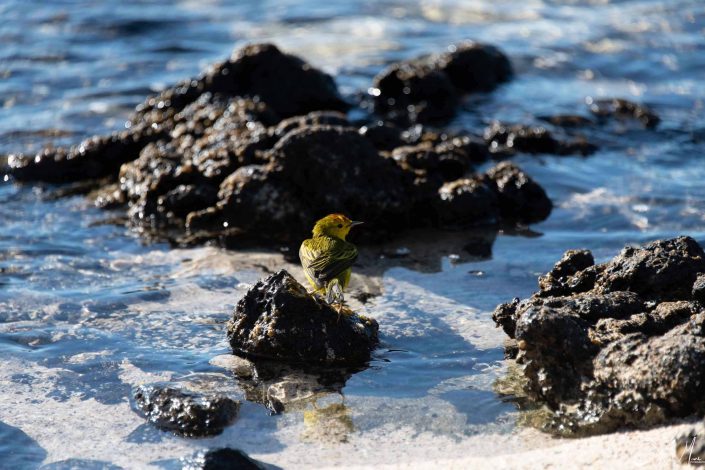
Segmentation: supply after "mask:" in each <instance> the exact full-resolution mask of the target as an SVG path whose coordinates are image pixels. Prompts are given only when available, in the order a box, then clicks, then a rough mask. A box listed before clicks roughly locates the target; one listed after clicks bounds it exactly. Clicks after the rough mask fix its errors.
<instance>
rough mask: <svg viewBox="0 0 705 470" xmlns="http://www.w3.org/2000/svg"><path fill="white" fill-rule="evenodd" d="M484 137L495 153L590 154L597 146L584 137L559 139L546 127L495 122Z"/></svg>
mask: <svg viewBox="0 0 705 470" xmlns="http://www.w3.org/2000/svg"><path fill="white" fill-rule="evenodd" d="M484 138H485V141H486V142H487V145H488V146H489V150H490V152H492V153H495V154H501V155H513V154H515V153H531V154H537V153H547V154H555V155H571V154H579V155H590V154H592V153H594V152H595V151H596V150H597V147H596V146H595V145H593V144H590V143H589V142H587V141H585V140H584V139H582V138H578V139H574V140H558V139H556V138H555V137H554V136H553V134H552V133H551V132H550V131H549V130H548V129H546V128H545V127H540V126H528V125H523V124H515V125H509V124H503V123H500V122H493V123H492V124H491V125H490V126H488V127H487V128H486V129H485V132H484Z"/></svg>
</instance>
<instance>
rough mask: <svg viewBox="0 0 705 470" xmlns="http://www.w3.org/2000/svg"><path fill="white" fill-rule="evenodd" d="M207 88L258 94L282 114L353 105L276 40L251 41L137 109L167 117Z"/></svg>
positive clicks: (328, 79) (208, 90) (227, 93)
mask: <svg viewBox="0 0 705 470" xmlns="http://www.w3.org/2000/svg"><path fill="white" fill-rule="evenodd" d="M204 93H212V94H214V95H215V94H220V95H224V96H242V97H249V98H253V97H258V98H259V100H261V101H262V102H264V103H266V104H267V105H268V106H269V107H270V108H271V109H272V110H273V111H274V112H275V113H276V114H277V115H278V116H280V117H282V118H286V117H290V116H296V115H300V114H306V113H308V112H310V111H315V110H321V109H325V110H337V111H344V110H346V109H347V107H348V106H347V104H346V103H345V102H344V101H343V100H342V99H341V98H340V95H339V94H338V91H337V88H336V85H335V82H334V81H333V78H332V77H330V76H329V75H327V74H325V73H323V72H321V71H320V70H318V69H316V68H315V67H313V66H311V65H310V64H308V63H306V62H305V61H303V60H301V59H300V58H298V57H296V56H293V55H290V54H286V53H284V52H281V51H280V50H279V49H278V48H277V47H276V46H274V45H272V44H251V45H248V46H245V47H243V48H241V49H238V50H236V51H235V52H234V53H233V55H232V56H231V57H230V59H228V60H226V61H223V62H219V63H217V64H214V65H213V66H211V67H210V68H209V69H208V70H206V71H205V72H204V73H203V74H202V75H201V76H199V77H197V78H195V79H190V80H184V81H183V82H180V83H178V84H177V85H175V86H173V87H171V88H168V89H167V90H165V91H163V92H162V93H160V94H159V95H157V96H156V97H153V98H149V99H148V100H147V101H145V102H144V103H143V104H142V105H140V106H139V107H138V108H137V117H138V118H141V119H143V118H144V117H145V116H149V119H150V120H160V118H162V119H163V117H164V116H169V114H170V113H173V112H174V111H176V112H178V111H180V110H181V109H183V108H185V107H186V106H187V105H188V104H190V103H192V102H194V101H195V100H196V99H197V98H198V97H199V96H201V95H203V94H204ZM150 114H152V116H150ZM154 114H159V116H158V117H155V116H153V115H154Z"/></svg>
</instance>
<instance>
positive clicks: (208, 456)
mask: <svg viewBox="0 0 705 470" xmlns="http://www.w3.org/2000/svg"><path fill="white" fill-rule="evenodd" d="M182 462H183V466H182V467H181V468H182V470H264V468H265V467H264V466H263V465H262V464H261V463H260V462H258V461H257V460H254V459H252V458H251V457H250V456H249V455H247V454H246V453H244V452H243V451H241V450H240V449H231V448H230V447H221V448H219V449H208V450H201V451H198V452H197V453H196V454H195V455H193V456H191V457H188V458H185V459H182Z"/></svg>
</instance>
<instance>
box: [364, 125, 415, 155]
mask: <svg viewBox="0 0 705 470" xmlns="http://www.w3.org/2000/svg"><path fill="white" fill-rule="evenodd" d="M403 133H404V130H403V129H402V128H400V127H397V126H395V125H393V124H388V123H383V122H376V123H372V124H367V125H364V126H362V127H360V135H363V136H365V137H366V138H367V139H369V140H370V142H372V145H374V146H375V148H376V149H377V150H384V151H387V152H390V151H392V150H394V149H395V148H397V147H401V146H402V145H406V144H407V142H406V140H404V136H403Z"/></svg>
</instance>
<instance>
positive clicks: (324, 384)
mask: <svg viewBox="0 0 705 470" xmlns="http://www.w3.org/2000/svg"><path fill="white" fill-rule="evenodd" d="M210 362H211V364H212V365H216V366H219V367H223V368H225V369H228V370H230V371H231V372H232V373H233V374H234V375H235V377H236V378H237V380H238V384H239V386H240V387H241V388H242V390H243V391H244V393H245V398H246V399H247V400H249V401H252V402H256V403H260V404H262V405H264V406H266V407H267V409H269V410H270V412H271V413H273V414H277V413H281V412H284V411H293V410H301V409H305V408H306V407H307V406H308V405H309V404H310V403H315V402H316V400H317V399H318V398H320V397H321V396H325V395H327V394H331V393H333V394H335V393H338V394H340V393H341V391H342V389H343V387H345V383H346V382H347V380H348V379H349V378H350V377H351V376H352V375H353V374H354V373H355V372H359V371H361V370H363V369H362V368H360V369H345V368H322V367H305V368H302V367H296V366H290V365H287V364H282V363H279V362H273V361H263V360H257V361H256V362H255V361H250V360H248V359H244V358H241V357H238V356H235V355H222V356H217V357H215V358H213V359H212V360H211V361H210Z"/></svg>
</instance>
